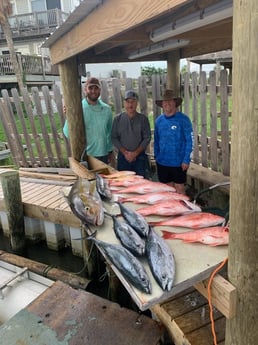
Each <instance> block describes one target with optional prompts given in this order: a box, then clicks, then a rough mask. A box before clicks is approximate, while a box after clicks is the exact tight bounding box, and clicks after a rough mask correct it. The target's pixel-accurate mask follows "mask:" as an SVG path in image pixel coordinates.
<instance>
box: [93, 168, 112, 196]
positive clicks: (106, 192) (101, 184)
mask: <svg viewBox="0 0 258 345" xmlns="http://www.w3.org/2000/svg"><path fill="white" fill-rule="evenodd" d="M96 188H97V191H98V193H99V194H100V196H101V197H102V198H103V199H107V200H111V199H112V193H111V190H110V188H109V184H108V183H107V181H106V180H105V179H104V178H103V177H102V176H100V175H99V174H96Z"/></svg>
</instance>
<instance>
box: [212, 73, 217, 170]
mask: <svg viewBox="0 0 258 345" xmlns="http://www.w3.org/2000/svg"><path fill="white" fill-rule="evenodd" d="M217 127H218V117H217V94H216V72H215V71H211V72H210V133H211V139H210V152H211V168H212V170H215V171H218V147H217V139H218V134H217V130H218V128H217Z"/></svg>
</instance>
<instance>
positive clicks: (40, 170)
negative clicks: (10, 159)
mask: <svg viewBox="0 0 258 345" xmlns="http://www.w3.org/2000/svg"><path fill="white" fill-rule="evenodd" d="M19 171H28V172H38V173H48V174H60V175H68V176H70V175H71V176H75V174H74V172H73V171H72V169H70V168H53V167H46V168H44V167H37V168H19Z"/></svg>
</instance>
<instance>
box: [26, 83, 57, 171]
mask: <svg viewBox="0 0 258 345" xmlns="http://www.w3.org/2000/svg"><path fill="white" fill-rule="evenodd" d="M31 91H32V96H33V101H34V103H35V106H36V110H37V114H38V117H39V122H40V126H41V130H42V134H43V137H44V143H45V151H46V155H47V157H48V160H49V162H50V165H51V166H54V155H53V150H52V147H51V143H50V138H49V135H48V131H47V128H46V124H45V121H44V114H43V110H42V106H41V101H40V97H39V91H38V88H37V87H32V88H31ZM40 165H42V166H46V162H45V159H44V162H42V164H40Z"/></svg>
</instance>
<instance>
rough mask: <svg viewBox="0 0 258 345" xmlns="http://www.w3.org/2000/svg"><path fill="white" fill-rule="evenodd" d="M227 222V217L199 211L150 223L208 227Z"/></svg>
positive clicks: (194, 227)
mask: <svg viewBox="0 0 258 345" xmlns="http://www.w3.org/2000/svg"><path fill="white" fill-rule="evenodd" d="M224 222H225V218H224V217H221V216H218V215H216V214H213V213H208V212H198V213H192V214H185V215H183V216H178V217H173V218H168V219H165V220H161V221H157V222H149V224H150V225H155V226H161V225H164V226H179V227H184V228H192V229H198V228H206V227H209V226H216V225H219V224H222V223H224Z"/></svg>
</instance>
